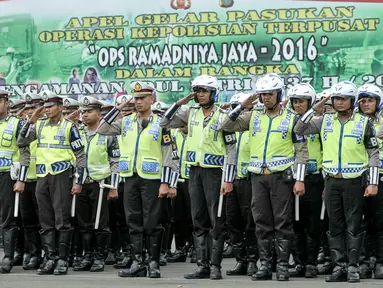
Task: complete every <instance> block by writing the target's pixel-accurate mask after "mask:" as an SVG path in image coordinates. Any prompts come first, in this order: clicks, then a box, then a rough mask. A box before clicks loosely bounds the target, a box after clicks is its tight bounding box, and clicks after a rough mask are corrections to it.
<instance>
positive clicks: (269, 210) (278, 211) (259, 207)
mask: <svg viewBox="0 0 383 288" xmlns="http://www.w3.org/2000/svg"><path fill="white" fill-rule="evenodd" d="M283 89H284V83H283V80H282V79H281V78H280V77H279V76H278V75H277V74H274V73H273V74H267V75H265V76H264V77H262V78H260V79H259V80H258V81H257V83H256V93H257V94H254V95H251V96H250V97H248V98H247V99H246V100H245V101H243V102H242V103H241V105H239V106H238V107H236V108H235V109H234V110H232V111H231V112H230V114H229V118H227V119H226V120H225V122H224V124H223V129H225V130H227V131H229V132H234V131H245V130H249V137H250V139H249V142H250V144H249V145H250V159H249V162H250V163H249V166H248V171H249V172H251V173H252V179H251V181H252V214H253V217H254V221H255V225H256V236H257V239H258V249H259V256H260V260H261V267H260V269H259V270H258V272H257V273H255V274H254V275H253V276H252V280H267V279H271V278H272V248H271V247H272V242H273V238H274V237H275V238H276V241H275V245H276V250H277V262H278V264H277V280H278V281H287V280H289V273H288V263H289V257H290V251H291V246H292V241H293V238H294V231H293V226H292V193H291V191H293V192H294V194H295V195H298V196H302V195H303V194H304V176H305V169H306V162H307V158H308V153H307V143H306V141H305V140H304V138H303V137H298V136H297V135H296V134H295V133H294V132H293V127H294V125H295V122H296V118H295V115H294V113H293V112H291V111H288V110H287V109H284V108H283V107H282V105H280V102H281V101H282V99H283ZM259 95H260V101H261V102H262V103H263V104H264V107H265V109H264V110H254V111H252V112H250V113H246V112H245V113H242V115H239V114H240V112H241V111H242V110H244V108H245V107H247V106H248V105H251V104H252V103H253V102H254V100H255V99H256V98H257V97H258V96H259ZM294 162H295V166H296V168H295V171H296V181H295V184H294V181H293V177H292V175H293V171H292V166H293V165H294Z"/></svg>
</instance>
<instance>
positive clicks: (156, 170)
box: [98, 82, 178, 278]
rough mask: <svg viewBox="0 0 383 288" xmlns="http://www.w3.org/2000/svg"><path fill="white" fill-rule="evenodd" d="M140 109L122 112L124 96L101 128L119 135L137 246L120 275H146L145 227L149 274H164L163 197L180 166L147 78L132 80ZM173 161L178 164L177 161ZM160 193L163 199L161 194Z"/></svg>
mask: <svg viewBox="0 0 383 288" xmlns="http://www.w3.org/2000/svg"><path fill="white" fill-rule="evenodd" d="M131 85H132V87H131V88H132V89H133V94H134V95H133V96H134V98H135V107H136V110H137V113H133V114H130V115H129V116H126V117H124V118H122V119H121V118H120V119H117V118H118V115H119V114H120V109H121V108H122V107H124V106H125V105H127V104H128V102H125V103H123V104H121V105H119V106H118V107H117V108H114V109H113V110H112V111H110V112H109V113H108V114H107V115H106V116H105V117H104V119H103V120H102V122H101V125H100V127H99V129H98V131H99V133H101V134H108V135H121V136H120V152H121V157H120V163H119V169H120V176H121V177H124V178H125V189H124V208H125V214H126V222H127V224H128V227H129V233H130V238H131V242H132V247H133V248H132V249H133V258H134V260H133V264H132V266H131V267H130V269H128V270H122V271H120V272H119V274H118V275H119V276H120V277H135V276H145V275H146V267H145V265H144V263H143V257H142V249H143V247H144V245H143V237H144V233H145V235H146V237H148V240H149V254H150V263H149V267H148V275H149V277H150V278H159V277H161V273H160V268H159V258H160V252H161V240H162V234H163V227H162V225H161V224H162V223H161V215H162V206H163V200H164V199H162V198H163V197H166V196H169V197H173V195H174V194H175V189H174V188H175V187H176V184H177V180H178V167H177V163H176V162H174V161H173V160H172V159H173V155H172V154H173V149H172V144H173V141H172V138H171V135H170V131H169V130H166V129H161V128H160V125H159V123H160V121H161V117H158V116H157V115H154V114H153V113H152V111H151V105H152V104H153V101H154V95H155V89H154V87H153V86H151V85H150V84H148V83H146V82H133V83H132V84H131ZM174 163H175V164H176V166H174ZM159 198H160V199H159Z"/></svg>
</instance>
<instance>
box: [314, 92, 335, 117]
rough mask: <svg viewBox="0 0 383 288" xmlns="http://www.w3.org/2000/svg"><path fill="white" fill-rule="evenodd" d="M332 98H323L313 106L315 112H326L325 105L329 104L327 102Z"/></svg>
mask: <svg viewBox="0 0 383 288" xmlns="http://www.w3.org/2000/svg"><path fill="white" fill-rule="evenodd" d="M330 97H331V96H327V97H325V98H323V99H322V100H320V101H319V102H318V103H317V104H315V105H314V106H313V110H314V111H315V112H317V113H320V114H322V112H323V111H324V105H325V103H326V102H327V100H328V99H330Z"/></svg>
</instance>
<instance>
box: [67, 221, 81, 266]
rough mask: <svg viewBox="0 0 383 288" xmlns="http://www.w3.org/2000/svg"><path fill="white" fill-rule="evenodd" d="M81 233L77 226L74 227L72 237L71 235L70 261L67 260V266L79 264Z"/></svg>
mask: <svg viewBox="0 0 383 288" xmlns="http://www.w3.org/2000/svg"><path fill="white" fill-rule="evenodd" d="M82 253H83V249H82V235H81V231H80V229H78V228H75V230H74V232H73V237H72V247H71V252H70V254H71V255H70V257H69V259H70V262H69V267H72V268H73V267H75V266H79V265H80V263H81V261H82Z"/></svg>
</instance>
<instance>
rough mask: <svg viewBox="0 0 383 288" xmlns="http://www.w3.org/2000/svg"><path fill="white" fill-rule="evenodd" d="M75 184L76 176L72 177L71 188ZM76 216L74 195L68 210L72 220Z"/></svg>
mask: <svg viewBox="0 0 383 288" xmlns="http://www.w3.org/2000/svg"><path fill="white" fill-rule="evenodd" d="M74 184H76V176H75V175H73V184H72V187H73V186H74ZM75 215H76V194H74V195H73V197H72V208H71V210H70V216H71V217H72V218H73V217H74V216H75Z"/></svg>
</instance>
